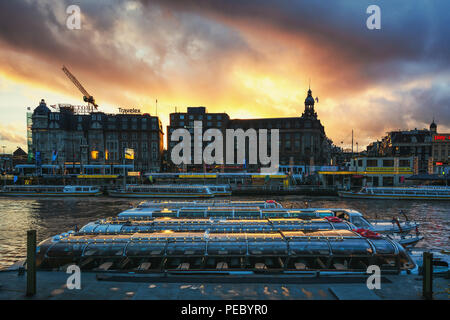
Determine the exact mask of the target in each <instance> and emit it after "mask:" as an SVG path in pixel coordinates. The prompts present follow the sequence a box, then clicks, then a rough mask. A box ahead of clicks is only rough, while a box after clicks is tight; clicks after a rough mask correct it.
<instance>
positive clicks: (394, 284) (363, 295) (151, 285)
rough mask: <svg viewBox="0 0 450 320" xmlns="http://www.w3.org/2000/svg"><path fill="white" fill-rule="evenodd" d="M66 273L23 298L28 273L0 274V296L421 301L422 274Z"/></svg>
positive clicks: (437, 284) (41, 278) (439, 282)
mask: <svg viewBox="0 0 450 320" xmlns="http://www.w3.org/2000/svg"><path fill="white" fill-rule="evenodd" d="M69 276H70V274H67V273H65V272H56V271H38V272H37V275H36V282H37V285H36V287H37V290H36V294H35V295H34V296H33V297H27V296H26V286H27V277H26V275H19V274H18V272H17V271H2V272H0V299H10V300H17V299H44V300H47V299H50V300H60V299H63V300H86V299H89V300H94V299H95V300H129V299H137V300H147V299H153V300H155V299H156V300H159V299H164V300H181V299H188V300H208V299H215V300H223V299H246V300H247V299H249V300H254V299H257V300H266V299H280V300H290V299H291V300H297V299H301V300H308V299H309V300H421V299H423V298H422V276H418V275H401V276H400V275H386V276H382V278H381V289H379V290H376V289H375V290H369V289H368V288H367V286H366V279H367V276H357V275H355V276H350V277H348V276H346V277H333V278H327V277H318V278H312V277H293V276H281V277H280V276H265V275H254V276H251V277H249V276H245V277H243V276H231V277H230V276H229V277H226V278H224V277H220V276H219V277H217V276H207V277H205V275H176V274H165V275H164V274H163V275H158V276H156V275H146V274H140V275H137V274H132V273H96V272H83V273H82V274H81V289H79V290H77V289H71V290H70V289H68V288H67V285H66V282H67V279H68V278H69ZM433 282H434V283H433V287H434V290H433V291H434V295H433V299H439V300H448V299H450V293H449V280H448V279H445V278H443V277H436V278H434V280H433Z"/></svg>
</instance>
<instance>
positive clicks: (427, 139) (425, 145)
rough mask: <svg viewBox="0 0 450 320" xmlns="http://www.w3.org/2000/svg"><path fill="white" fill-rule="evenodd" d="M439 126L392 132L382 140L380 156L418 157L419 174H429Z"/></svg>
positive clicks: (433, 125)
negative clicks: (435, 136) (434, 137)
mask: <svg viewBox="0 0 450 320" xmlns="http://www.w3.org/2000/svg"><path fill="white" fill-rule="evenodd" d="M436 132H437V125H436V124H435V123H434V121H433V123H431V125H430V129H429V130H427V129H422V130H418V129H414V130H404V131H391V132H389V133H388V135H387V136H385V137H384V138H383V139H382V140H381V145H380V146H379V149H378V150H379V151H378V152H379V154H378V155H379V156H384V157H409V156H412V157H416V158H417V168H416V171H417V173H427V172H428V171H429V166H430V162H432V161H433V160H432V147H433V143H432V139H433V135H434V134H436Z"/></svg>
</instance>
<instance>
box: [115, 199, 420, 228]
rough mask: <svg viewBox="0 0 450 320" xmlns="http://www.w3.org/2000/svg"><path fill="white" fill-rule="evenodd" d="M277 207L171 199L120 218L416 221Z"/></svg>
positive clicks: (403, 224) (390, 224) (374, 224)
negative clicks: (175, 202) (173, 202)
mask: <svg viewBox="0 0 450 320" xmlns="http://www.w3.org/2000/svg"><path fill="white" fill-rule="evenodd" d="M270 204H276V205H277V207H269V208H265V207H261V206H242V205H239V204H236V205H224V206H202V205H198V206H194V205H192V206H178V205H176V206H173V207H172V206H170V203H164V204H163V205H161V206H154V205H148V206H147V205H145V203H143V204H140V205H138V206H137V207H135V208H131V209H127V210H125V211H123V212H121V213H119V215H118V216H119V217H122V218H132V219H133V218H158V217H172V218H219V217H222V218H251V219H264V218H324V217H336V218H339V219H343V220H346V221H348V222H350V223H352V224H354V225H355V226H356V227H358V228H364V229H369V230H371V231H374V232H378V233H383V234H392V233H400V234H407V233H409V232H411V231H413V230H417V229H418V227H419V224H418V223H416V222H414V221H410V220H406V221H400V220H399V219H397V218H394V219H392V220H374V221H369V220H367V219H366V218H364V216H363V215H362V214H361V213H360V212H358V211H356V210H353V209H342V208H306V209H296V208H290V209H287V208H283V207H282V206H281V205H280V204H278V203H276V202H274V203H270Z"/></svg>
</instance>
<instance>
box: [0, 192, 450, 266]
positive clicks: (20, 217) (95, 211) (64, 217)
mask: <svg viewBox="0 0 450 320" xmlns="http://www.w3.org/2000/svg"><path fill="white" fill-rule="evenodd" d="M269 198H270V199H274V200H277V201H278V202H280V203H282V204H283V205H284V206H285V207H287V208H290V207H297V208H299V207H300V208H304V207H305V206H310V207H316V208H317V207H323V208H332V207H335V208H352V209H356V210H358V211H360V212H361V213H363V214H364V215H365V217H367V218H368V219H389V220H391V219H392V218H393V217H396V216H398V217H401V215H400V211H402V210H403V211H404V212H405V213H407V215H408V217H409V218H410V219H411V220H416V221H418V222H419V223H420V229H419V230H420V232H421V234H422V235H423V236H424V237H425V239H424V240H422V241H421V242H419V243H418V244H417V246H416V247H421V248H428V249H444V250H450V203H449V202H439V201H410V200H403V201H398V200H360V199H355V200H351V199H340V198H337V197H331V198H322V197H315V198H314V197H303V196H282V197H269ZM232 199H233V200H238V199H240V200H243V199H246V200H265V199H267V197H264V198H263V197H251V198H248V197H232ZM141 201H142V199H118V198H117V199H116V198H108V197H98V198H82V199H80V198H64V199H55V198H2V197H0V269H1V268H5V267H8V266H10V265H11V264H12V263H14V262H16V261H17V260H19V259H22V258H23V257H25V255H26V232H27V230H29V229H36V230H37V235H38V241H42V240H44V239H46V238H48V237H51V236H54V235H56V234H59V233H62V232H66V231H68V230H73V229H74V227H75V226H78V227H79V228H81V227H82V226H83V225H85V224H87V223H88V222H91V221H95V220H97V219H100V218H105V217H112V216H115V215H117V214H118V213H120V212H121V211H123V210H125V209H128V208H130V207H131V206H134V205H136V204H138V203H139V202H141ZM402 218H403V217H402Z"/></svg>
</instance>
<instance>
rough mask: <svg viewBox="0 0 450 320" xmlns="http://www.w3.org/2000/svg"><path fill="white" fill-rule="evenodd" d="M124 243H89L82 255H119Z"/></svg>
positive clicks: (121, 252)
mask: <svg viewBox="0 0 450 320" xmlns="http://www.w3.org/2000/svg"><path fill="white" fill-rule="evenodd" d="M124 248H125V243H91V244H89V245H88V246H87V248H86V250H84V254H83V256H109V257H114V256H121V255H122V254H123V249H124Z"/></svg>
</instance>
